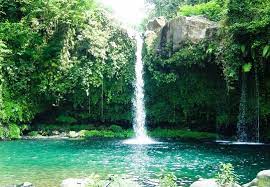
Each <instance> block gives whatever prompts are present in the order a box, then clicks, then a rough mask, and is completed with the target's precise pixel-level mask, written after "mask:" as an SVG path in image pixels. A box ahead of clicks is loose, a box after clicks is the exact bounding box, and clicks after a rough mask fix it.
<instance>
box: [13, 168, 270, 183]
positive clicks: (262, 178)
mask: <svg viewBox="0 0 270 187" xmlns="http://www.w3.org/2000/svg"><path fill="white" fill-rule="evenodd" d="M88 186H101V187H140V186H141V185H140V184H139V183H138V182H136V181H134V180H133V179H132V178H128V177H118V178H115V177H114V176H111V177H108V179H105V180H98V177H97V176H96V175H94V176H91V177H89V178H84V179H76V178H69V179H65V180H63V181H62V183H61V184H60V187H88ZM154 186H159V184H158V183H156V184H154ZM8 187H34V185H33V184H31V183H29V182H25V183H23V184H19V185H13V186H12V185H11V186H8ZM168 187H169V186H168ZM179 187H180V186H179ZM190 187H270V170H263V171H260V172H259V173H258V174H257V176H256V178H255V179H253V180H252V181H251V182H249V183H247V184H243V185H239V184H236V183H233V184H228V185H225V186H220V185H219V184H218V182H217V180H216V179H200V180H198V181H196V182H194V183H193V184H191V185H190Z"/></svg>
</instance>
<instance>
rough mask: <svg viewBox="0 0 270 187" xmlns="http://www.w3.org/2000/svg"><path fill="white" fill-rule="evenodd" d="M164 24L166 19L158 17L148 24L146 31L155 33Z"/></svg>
mask: <svg viewBox="0 0 270 187" xmlns="http://www.w3.org/2000/svg"><path fill="white" fill-rule="evenodd" d="M165 24H166V19H165V18H164V17H158V18H156V19H153V20H151V21H149V22H148V24H147V30H149V31H154V32H157V31H159V30H160V29H161V28H162V27H164V26H165Z"/></svg>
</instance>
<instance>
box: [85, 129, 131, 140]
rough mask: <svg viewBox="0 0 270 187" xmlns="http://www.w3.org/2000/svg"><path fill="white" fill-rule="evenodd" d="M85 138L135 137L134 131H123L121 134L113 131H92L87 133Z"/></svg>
mask: <svg viewBox="0 0 270 187" xmlns="http://www.w3.org/2000/svg"><path fill="white" fill-rule="evenodd" d="M84 136H85V138H131V137H132V136H133V131H132V130H123V131H120V132H113V131H111V130H90V131H85V133H84Z"/></svg>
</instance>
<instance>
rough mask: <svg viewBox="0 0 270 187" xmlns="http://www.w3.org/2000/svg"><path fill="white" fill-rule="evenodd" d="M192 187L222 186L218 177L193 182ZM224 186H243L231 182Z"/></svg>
mask: <svg viewBox="0 0 270 187" xmlns="http://www.w3.org/2000/svg"><path fill="white" fill-rule="evenodd" d="M190 187H221V186H220V185H219V184H218V183H217V180H216V179H201V180H199V181H196V182H194V183H193V184H191V186H190ZM222 187H241V186H240V185H238V184H229V185H226V186H222Z"/></svg>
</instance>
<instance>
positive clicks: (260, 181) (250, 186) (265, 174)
mask: <svg viewBox="0 0 270 187" xmlns="http://www.w3.org/2000/svg"><path fill="white" fill-rule="evenodd" d="M243 187H270V170H263V171H261V172H259V173H258V174H257V177H256V178H255V179H253V180H252V181H251V182H249V183H247V184H244V185H243Z"/></svg>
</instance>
